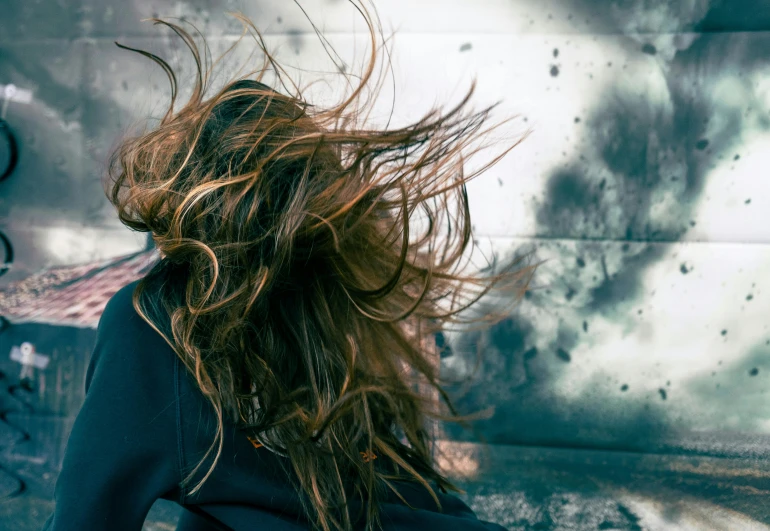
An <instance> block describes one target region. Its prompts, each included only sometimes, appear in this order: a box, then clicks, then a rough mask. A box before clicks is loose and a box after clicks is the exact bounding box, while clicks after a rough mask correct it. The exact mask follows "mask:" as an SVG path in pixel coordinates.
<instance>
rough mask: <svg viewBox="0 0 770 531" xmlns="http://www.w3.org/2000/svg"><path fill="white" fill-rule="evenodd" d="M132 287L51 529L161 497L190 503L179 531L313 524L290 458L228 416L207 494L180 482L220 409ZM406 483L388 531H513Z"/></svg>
mask: <svg viewBox="0 0 770 531" xmlns="http://www.w3.org/2000/svg"><path fill="white" fill-rule="evenodd" d="M135 286H136V282H132V283H131V284H129V285H127V286H125V287H124V288H122V289H121V290H120V291H119V292H118V293H116V294H115V295H114V296H113V297H112V298H111V299H110V301H109V303H108V304H107V307H106V308H105V310H104V313H103V314H102V317H101V320H100V321H99V326H98V330H97V337H96V344H95V347H94V350H93V355H92V358H91V361H90V364H89V367H88V372H87V374H86V392H87V394H86V399H85V403H84V404H83V407H82V409H81V411H80V413H79V414H78V417H77V419H76V421H75V424H74V426H73V429H72V433H71V435H70V438H69V441H68V443H67V449H66V452H65V456H64V461H63V466H62V470H61V473H60V475H59V478H58V481H57V483H56V491H55V501H56V506H55V511H54V514H52V515H51V516H50V518H49V519H48V520H47V521H46V524H45V526H44V528H43V529H44V531H84V530H87V531H100V530H105V531H107V530H109V531H140V530H141V529H142V525H143V522H144V519H145V517H146V516H147V513H148V511H149V510H150V507H151V506H152V504H153V503H154V502H155V500H157V499H158V498H163V499H167V500H173V501H174V502H176V503H178V504H179V505H181V506H182V507H184V508H185V509H186V511H184V512H183V516H182V520H181V522H180V524H179V527H178V530H179V531H182V530H184V531H192V530H193V529H195V530H199V531H204V530H205V531H214V530H229V531H252V530H253V531H261V530H271V531H283V530H285V531H289V530H300V529H308V528H309V526H308V525H307V523H306V522H304V521H303V517H302V516H301V510H300V505H299V497H298V495H297V493H296V491H295V490H294V489H293V488H292V487H291V485H290V484H289V482H288V478H287V477H286V473H285V472H284V471H283V468H282V467H281V466H280V465H281V463H279V461H278V460H280V459H285V458H284V457H281V456H279V455H277V454H274V453H272V452H270V451H268V450H267V449H265V448H264V447H262V448H257V449H255V446H254V445H252V443H251V442H250V441H249V440H248V438H247V437H246V436H244V434H243V433H242V432H241V431H239V430H238V429H237V428H236V427H235V426H234V425H232V424H225V428H226V430H225V440H224V448H223V451H222V457H221V458H220V461H219V463H218V465H217V467H216V469H215V471H214V473H213V474H212V475H211V476H210V477H209V479H208V480H207V481H206V483H205V484H204V486H203V488H202V489H201V491H200V492H198V493H196V494H195V495H190V494H189V492H188V490H189V489H187V488H181V487H180V486H179V484H180V482H181V481H182V479H183V477H186V475H187V473H188V472H189V471H191V470H192V468H193V467H195V465H197V464H198V462H199V460H200V459H201V458H202V457H203V455H204V454H205V452H206V450H207V449H208V448H209V445H210V444H211V442H212V440H213V434H214V430H215V427H216V421H215V416H214V413H213V408H211V406H210V405H209V403H208V402H207V401H206V400H205V398H204V397H203V395H202V393H201V392H200V391H199V389H198V388H197V387H196V386H195V382H194V380H193V378H192V377H191V376H190V375H189V374H188V373H187V371H186V369H185V367H184V365H183V364H182V362H181V360H179V358H178V357H177V356H176V354H175V353H174V351H173V350H172V349H171V348H170V347H169V345H168V344H167V343H166V342H165V341H164V340H163V338H162V337H161V336H160V335H159V334H158V333H157V332H155V330H153V329H152V328H151V327H150V326H149V325H148V324H147V323H146V322H145V321H144V320H142V319H141V317H139V315H138V314H137V313H136V312H135V310H134V308H133V306H132V304H131V296H132V293H133V290H134V288H135ZM207 470H208V467H207V466H205V465H204V467H202V471H201V472H200V473H199V474H198V476H197V477H202V474H203V473H205V472H206V471H207ZM192 485H195V482H193V483H192ZM399 491H400V492H401V494H402V495H403V496H404V498H406V499H407V500H408V501H409V502H410V504H411V505H412V506H413V507H415V508H416V509H411V508H409V507H407V506H405V505H404V504H403V502H401V501H400V500H399V499H398V498H396V497H395V496H393V495H391V496H392V497H391V498H388V499H387V500H386V501H385V503H383V504H382V522H383V527H384V529H386V530H409V529H415V530H418V529H419V530H420V531H426V530H433V529H451V530H454V531H462V530H467V531H473V530H478V531H481V530H487V531H489V530H496V531H505V530H504V528H503V527H502V526H499V525H496V524H491V523H486V522H482V521H480V520H478V519H477V518H476V516H475V515H474V514H473V512H472V511H471V510H470V509H469V508H468V506H467V505H465V504H464V503H463V502H462V501H461V500H460V499H459V498H457V497H455V496H451V495H447V494H441V493H440V491H438V490H436V493H437V494H438V495H439V499H440V500H441V503H442V505H443V513H441V512H438V511H437V508H436V505H435V502H433V501H432V499H431V498H430V496H429V495H428V493H427V491H426V490H425V489H424V488H423V487H420V486H419V485H413V484H410V483H407V482H404V484H403V488H402V487H401V485H399ZM206 522H210V523H206ZM362 528H363V526H362Z"/></svg>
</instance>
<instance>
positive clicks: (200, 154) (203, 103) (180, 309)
mask: <svg viewBox="0 0 770 531" xmlns="http://www.w3.org/2000/svg"><path fill="white" fill-rule="evenodd" d="M350 3H351V4H352V5H353V6H355V8H356V9H358V11H359V12H360V13H361V15H362V17H363V18H364V20H365V21H366V22H367V25H368V28H369V30H370V34H371V54H370V56H369V62H368V63H367V65H366V67H365V68H364V71H363V73H362V75H361V76H360V77H359V78H358V83H357V84H356V85H353V84H351V85H350V87H351V89H352V90H351V92H350V94H349V95H347V96H345V97H343V98H342V101H341V102H340V103H338V104H336V105H333V106H330V107H328V108H324V109H321V108H318V107H315V106H313V105H310V104H309V103H308V102H307V101H305V99H304V98H303V96H302V92H303V91H302V90H300V88H299V87H298V86H297V85H296V84H295V83H294V82H293V81H291V79H290V76H288V74H287V72H286V70H285V68H283V67H282V66H281V65H280V64H279V63H278V62H277V61H276V59H275V57H274V56H273V55H271V54H270V53H269V52H268V50H267V47H266V45H265V42H264V40H263V38H262V36H261V34H260V33H259V31H258V30H257V29H256V28H255V27H254V26H253V24H251V22H250V21H248V19H246V18H245V17H244V16H243V15H240V14H237V15H236V17H238V18H239V20H241V21H242V22H243V24H244V35H245V34H246V33H250V34H251V35H253V36H254V40H255V42H256V44H257V46H258V48H259V49H260V51H261V52H262V54H264V56H265V60H264V63H263V65H262V67H261V69H260V70H258V72H257V75H255V76H254V79H252V78H250V77H243V78H239V79H234V80H232V81H230V82H228V83H227V84H226V85H225V86H224V87H223V88H222V89H220V90H218V91H216V92H215V93H214V94H213V95H210V96H209V95H208V94H209V85H208V83H209V81H210V79H211V71H212V69H213V66H211V67H209V66H208V64H207V58H208V49H207V48H206V50H205V53H204V54H203V55H201V52H200V49H199V48H198V46H197V45H196V43H195V39H194V38H193V37H192V36H191V35H190V34H189V33H188V32H187V31H185V30H184V29H183V28H182V27H180V26H178V25H176V24H173V23H171V22H167V21H163V20H159V19H153V20H154V22H155V23H156V24H161V25H165V26H166V27H168V28H170V29H171V30H173V31H174V32H175V33H176V34H177V35H178V36H179V37H180V38H181V39H182V40H183V41H184V43H185V44H186V45H187V47H188V48H189V49H190V51H191V53H192V55H193V58H194V60H195V64H196V65H197V71H196V82H195V85H194V89H193V91H192V95H191V97H190V99H189V101H188V102H187V103H186V104H185V105H184V106H183V107H181V108H180V109H179V110H175V102H176V99H177V78H176V75H175V73H174V71H173V69H172V68H171V67H170V66H169V65H168V64H167V63H166V62H165V61H163V60H162V59H161V58H159V57H157V56H155V55H153V54H151V53H149V52H144V51H141V50H134V49H132V48H128V47H125V46H122V47H123V48H126V49H129V50H133V51H137V52H139V53H142V54H143V55H145V56H146V57H149V58H150V59H152V60H154V61H155V62H156V63H158V64H159V65H160V66H161V67H162V68H163V69H164V71H165V72H166V74H167V75H168V77H169V80H170V83H171V92H172V98H171V100H172V101H171V104H170V106H169V109H168V111H167V113H166V114H165V115H164V117H163V118H162V120H161V121H160V124H159V125H158V126H157V127H156V128H154V129H153V130H151V131H149V132H145V133H143V134H140V135H138V136H134V137H130V138H127V139H125V140H124V141H123V142H122V144H121V145H120V147H119V148H118V149H117V150H116V151H115V154H114V156H113V159H112V161H111V165H110V176H111V177H112V182H111V184H110V188H109V190H108V195H109V197H110V200H111V202H112V203H113V204H114V205H115V207H116V209H117V211H118V216H119V218H120V220H121V221H122V222H123V223H124V224H125V225H127V226H128V227H130V228H132V229H134V230H138V231H144V232H150V233H151V234H152V237H153V239H154V240H155V242H156V244H157V246H158V248H159V249H160V251H161V252H162V253H163V256H164V258H163V260H161V261H160V262H159V263H158V264H157V265H156V266H155V268H154V269H153V271H152V272H151V273H150V275H156V276H162V275H166V278H171V277H173V278H174V279H176V281H177V282H178V283H179V285H180V286H181V288H180V289H179V290H177V291H176V292H175V293H174V294H173V295H172V294H171V291H167V292H163V293H164V294H161V295H160V296H156V297H154V298H152V299H151V300H150V299H148V298H142V297H141V295H142V293H144V292H145V290H146V288H147V279H142V281H140V283H139V285H138V287H137V290H136V292H135V293H134V306H135V308H136V310H137V311H138V312H139V313H140V315H141V316H142V317H143V318H144V319H145V320H146V321H147V322H148V323H150V324H151V325H152V326H153V328H154V329H155V330H156V331H157V332H158V333H159V334H161V335H162V336H163V337H164V338H165V340H166V341H167V342H168V344H169V345H170V346H171V347H172V348H173V349H174V351H175V352H176V354H177V355H178V356H179V358H180V359H181V361H182V362H183V363H184V365H185V367H186V368H187V370H188V371H189V372H190V374H191V375H192V376H193V377H194V379H195V381H196V382H197V384H198V387H199V388H200V390H201V392H202V393H203V395H204V396H205V397H206V398H207V399H208V401H209V402H210V403H211V406H212V407H213V409H214V412H215V414H216V418H217V430H216V435H215V439H214V441H213V442H212V445H211V447H210V448H209V451H208V453H207V454H206V456H204V458H203V459H202V460H201V461H200V462H199V463H198V465H197V467H196V468H195V469H194V470H193V471H192V472H191V473H190V474H189V475H188V476H187V478H186V480H185V482H184V484H185V485H189V484H190V483H192V481H193V479H194V478H195V477H197V475H198V472H199V471H200V470H201V467H202V466H203V465H204V463H205V462H206V461H207V459H208V458H209V457H210V456H211V455H212V454H213V455H214V458H213V462H212V463H211V465H210V467H209V468H208V470H207V472H206V473H205V475H204V476H203V477H202V478H201V479H200V480H199V481H198V482H197V484H196V485H195V486H194V487H193V489H192V493H194V492H196V491H198V490H199V489H200V488H201V486H202V485H203V484H204V482H205V481H206V480H207V479H208V478H209V477H210V475H211V473H212V472H213V470H214V468H215V467H216V464H217V462H218V460H219V458H220V455H221V453H222V447H223V446H222V445H223V439H224V425H225V422H233V423H235V424H236V425H237V426H238V428H239V429H241V430H243V431H244V432H245V433H246V434H248V435H249V436H250V437H254V438H256V439H258V440H260V441H263V442H264V443H265V444H266V445H268V446H269V447H270V448H272V449H273V450H275V451H277V452H278V453H280V454H281V455H284V456H285V457H286V458H288V463H290V466H287V467H286V471H287V474H288V476H289V478H290V479H291V480H292V481H293V482H294V483H295V485H296V487H297V489H298V491H299V492H300V493H301V494H302V496H301V497H300V498H301V500H302V502H303V507H304V508H305V511H306V513H307V518H308V522H310V523H311V525H312V526H313V528H314V529H320V530H323V531H332V530H344V531H348V530H351V529H352V528H353V525H354V524H355V523H356V521H357V519H358V518H360V517H361V514H358V515H351V514H350V511H349V507H350V502H351V501H352V500H359V501H360V502H361V503H362V508H363V507H365V508H366V514H365V518H366V522H367V529H374V528H377V527H379V526H380V525H381V522H380V519H379V505H378V502H379V500H381V499H382V497H383V495H384V494H385V493H386V490H385V489H388V488H389V489H391V490H392V491H393V492H394V493H395V494H396V495H397V496H399V497H401V495H400V494H399V493H398V489H397V485H396V483H395V482H396V481H415V482H417V483H419V484H421V485H422V486H424V487H425V488H426V489H427V490H428V491H429V493H430V494H431V496H432V497H433V499H434V500H435V502H436V503H437V505H438V506H439V507H440V503H439V499H438V497H437V495H436V494H435V491H434V489H433V487H432V486H431V483H434V484H435V485H437V486H438V487H439V489H440V490H442V491H444V492H446V491H447V490H451V491H454V492H461V491H460V490H459V489H458V488H457V487H456V486H455V485H453V484H452V483H451V481H450V480H449V479H447V477H445V475H444V474H443V473H442V471H440V470H439V469H438V467H437V465H436V463H435V462H434V459H433V455H432V453H431V440H430V437H429V434H428V430H427V426H428V425H429V423H430V422H434V421H438V420H441V421H457V422H464V421H465V420H467V418H469V417H467V416H466V417H461V416H460V415H459V414H458V413H457V411H456V410H455V408H454V406H453V405H452V401H451V400H450V398H449V396H448V394H447V392H446V391H445V390H444V388H443V384H442V383H441V379H440V377H439V376H440V375H439V367H438V363H437V359H436V358H437V355H436V353H435V350H434V349H433V348H432V346H431V345H430V341H429V339H430V338H431V337H432V335H433V334H435V333H436V332H437V331H438V330H440V329H442V327H444V326H445V325H447V324H450V323H468V322H476V321H483V322H491V321H494V320H497V319H500V318H502V317H505V316H506V315H507V314H508V312H509V311H510V308H511V307H512V306H513V305H515V304H516V303H517V302H518V301H519V300H520V299H521V297H522V296H523V294H524V293H525V291H526V290H527V287H528V284H529V281H530V279H531V277H532V274H533V273H534V271H535V268H536V267H537V266H538V265H539V264H534V265H525V266H522V263H523V261H524V260H526V259H527V258H528V256H527V255H524V256H519V257H517V258H514V259H512V260H510V261H509V263H507V264H503V265H498V267H497V268H496V271H495V272H494V274H491V273H484V274H482V273H468V272H467V271H466V267H467V263H466V262H465V261H464V257H466V253H467V251H468V249H469V248H470V249H472V246H473V238H472V231H471V224H470V209H469V206H468V198H467V192H466V188H465V186H466V183H467V182H468V181H469V180H471V179H472V178H474V177H476V176H478V175H480V174H481V173H483V172H484V171H486V170H487V169H488V168H489V167H491V166H492V165H494V164H495V163H497V162H498V161H499V160H500V159H501V158H502V157H503V156H505V154H507V153H508V152H509V151H510V150H511V149H513V148H514V147H515V146H516V145H517V144H518V142H520V141H521V140H522V139H523V138H521V139H517V140H516V141H514V142H511V145H510V146H508V147H506V148H505V149H504V150H503V152H502V153H501V154H498V155H497V156H494V157H492V158H491V160H489V161H488V162H487V163H485V164H484V165H482V167H480V168H479V169H477V170H475V171H474V172H472V173H471V174H469V175H468V174H466V172H465V171H464V168H465V166H466V163H467V161H468V160H469V159H470V158H471V157H472V156H474V155H476V154H477V153H480V152H482V151H483V150H484V149H485V148H487V147H489V144H487V143H485V142H484V139H486V138H487V137H488V135H489V133H490V132H491V131H493V130H494V129H496V128H497V127H499V126H500V125H502V123H505V121H503V122H499V123H497V124H493V125H491V126H487V125H486V123H487V121H488V119H489V116H490V112H491V111H492V109H493V108H494V107H495V106H494V105H492V106H489V107H486V108H484V109H482V110H481V111H476V112H473V111H470V110H468V105H469V101H470V98H471V96H472V94H473V91H474V85H472V86H471V88H470V90H469V91H468V93H467V94H466V95H465V96H464V97H463V98H462V100H461V101H460V103H459V104H457V105H456V106H454V107H452V108H450V109H449V110H447V111H445V112H441V111H440V110H439V109H434V110H432V111H430V112H428V113H427V114H426V115H425V116H423V117H422V118H421V119H419V120H417V121H416V122H414V123H412V124H410V125H407V126H404V127H398V128H387V127H386V128H385V129H373V128H367V127H365V124H364V125H362V124H361V123H360V122H361V121H362V117H368V115H369V112H370V111H371V105H372V103H373V101H374V100H373V97H372V95H371V94H370V93H367V92H366V89H368V88H370V87H371V85H372V80H373V77H374V72H375V68H376V65H377V64H378V57H379V55H380V53H381V51H382V48H378V46H377V42H378V41H377V36H378V35H381V34H382V30H381V29H380V28H379V25H378V23H377V20H378V19H377V18H376V16H375V15H374V13H373V11H371V10H370V9H368V8H367V7H366V5H365V4H363V3H362V2H355V1H352V0H351V2H350ZM319 37H320V38H322V39H323V36H322V35H320V33H319ZM323 42H324V45H325V46H327V44H328V43H326V42H325V41H323ZM119 46H121V45H119ZM231 49H232V48H231ZM330 56H331V52H330ZM202 57H203V59H202ZM220 59H221V58H220ZM268 72H270V73H272V75H274V76H275V78H276V80H277V82H276V86H278V87H279V88H281V89H283V91H281V90H276V89H273V88H271V87H269V86H267V85H265V84H263V83H262V81H261V80H262V79H263V77H264V75H265V74H266V73H268ZM350 77H352V76H349V77H346V79H348V82H350V81H349V79H350ZM382 79H383V78H382V77H381V78H378V79H374V89H375V90H374V92H375V93H376V92H377V91H379V89H380V87H381V86H382ZM290 87H291V89H290ZM287 93H290V94H287ZM418 215H419V216H421V217H420V218H419V219H418ZM420 221H421V222H422V225H424V226H425V227H424V230H423V231H421V232H420V233H418V234H416V235H415V234H412V233H413V232H418V229H419V228H420V227H418V226H417V225H419V222H420ZM180 279H181V280H180ZM492 290H494V291H495V292H496V293H501V294H503V295H505V297H506V298H507V300H508V301H509V302H510V304H509V307H508V308H503V309H500V310H499V311H498V312H496V313H492V312H486V313H485V314H484V315H483V316H480V317H479V316H477V317H474V318H473V319H471V318H469V317H467V315H466V314H467V313H468V312H466V310H467V309H468V308H470V307H471V306H473V305H474V304H475V303H476V302H477V301H479V300H480V299H481V298H482V297H484V296H486V295H487V294H489V293H491V292H492ZM158 312H160V313H161V314H165V315H166V316H167V317H168V323H169V326H168V329H166V328H165V327H164V326H162V325H161V324H160V322H159V321H158V320H157V319H156V317H154V316H156V315H157V314H158ZM417 384H422V385H421V386H418V385H417ZM425 388H428V389H430V390H432V392H431V393H429V394H426V393H425V392H424V389H425ZM421 389H422V390H421ZM436 394H437V395H438V396H440V398H441V399H442V404H439V403H437V402H436V401H435V400H434V399H433V398H432V397H433V395H436ZM367 452H370V453H373V454H374V455H375V456H378V457H379V459H376V460H375V459H362V455H368V454H367ZM282 462H283V461H282ZM375 464H376V465H377V466H375ZM401 499H402V500H403V498H401Z"/></svg>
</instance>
